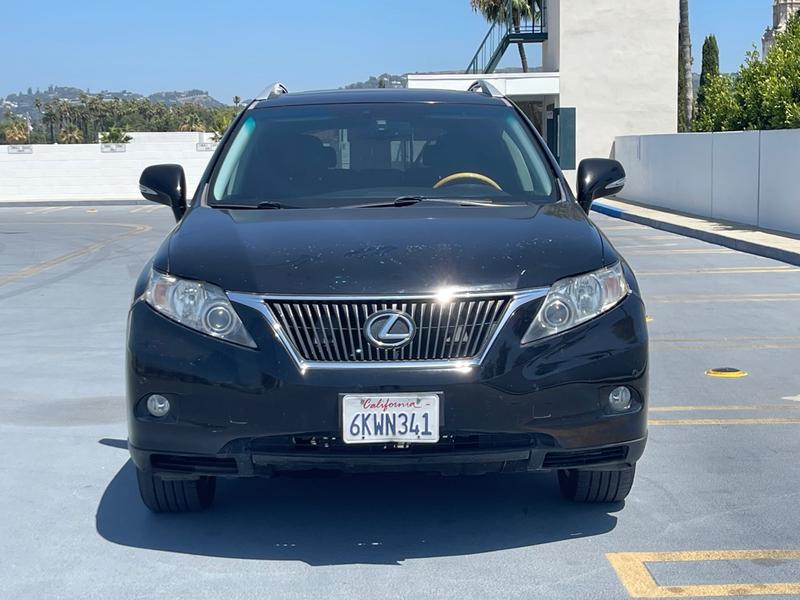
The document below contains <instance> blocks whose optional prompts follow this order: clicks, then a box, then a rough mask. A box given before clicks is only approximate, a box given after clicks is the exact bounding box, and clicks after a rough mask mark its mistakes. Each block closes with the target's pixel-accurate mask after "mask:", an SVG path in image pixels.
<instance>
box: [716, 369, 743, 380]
mask: <svg viewBox="0 0 800 600" xmlns="http://www.w3.org/2000/svg"><path fill="white" fill-rule="evenodd" d="M706 375H708V376H709V377H719V378H720V379H740V378H742V377H747V371H742V370H741V369H735V368H731V369H728V368H722V369H708V370H707V371H706Z"/></svg>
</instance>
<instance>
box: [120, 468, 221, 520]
mask: <svg viewBox="0 0 800 600" xmlns="http://www.w3.org/2000/svg"><path fill="white" fill-rule="evenodd" d="M136 479H137V481H138V482H139V494H140V495H141V496H142V502H144V504H145V506H147V508H149V509H150V510H152V511H153V512H173V513H175V512H192V511H198V510H203V509H206V508H208V507H209V506H211V503H212V502H213V501H214V493H215V491H216V487H217V485H216V484H217V478H216V477H200V478H199V479H189V480H181V479H178V480H169V479H167V480H164V479H161V478H160V477H158V476H155V475H152V474H151V473H147V472H145V471H142V470H141V469H136Z"/></svg>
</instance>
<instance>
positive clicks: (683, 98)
mask: <svg viewBox="0 0 800 600" xmlns="http://www.w3.org/2000/svg"><path fill="white" fill-rule="evenodd" d="M680 12H681V20H680V27H679V30H678V46H679V54H680V60H679V62H678V66H679V69H680V73H679V78H680V82H679V84H678V90H679V91H678V103H679V106H678V113H679V118H678V122H679V128H680V129H681V130H683V131H691V130H692V117H693V111H694V91H693V89H692V36H691V33H690V31H689V0H680Z"/></svg>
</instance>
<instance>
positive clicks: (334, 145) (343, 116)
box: [208, 103, 554, 207]
mask: <svg viewBox="0 0 800 600" xmlns="http://www.w3.org/2000/svg"><path fill="white" fill-rule="evenodd" d="M401 195H424V196H429V197H440V198H488V199H491V200H493V201H503V200H509V201H512V200H513V201H519V200H524V201H528V202H531V201H533V202H547V201H550V200H552V199H553V196H554V181H553V177H552V174H551V171H550V169H549V167H548V165H547V162H546V161H545V159H544V156H543V155H542V152H541V150H540V148H539V146H538V144H537V142H536V140H535V139H534V138H533V136H532V135H531V133H530V132H529V130H528V129H527V127H526V126H525V124H523V123H522V121H521V120H520V118H519V117H518V115H517V114H516V112H515V111H514V110H512V109H510V108H509V107H506V106H475V105H459V104H425V103H414V104H411V103H408V104H388V103H379V104H334V105H321V106H283V107H271V108H270V107H267V108H261V109H255V110H250V111H248V112H247V113H246V115H245V116H244V118H243V119H242V120H241V121H240V122H239V125H238V126H237V129H236V131H235V132H234V134H233V136H232V137H231V138H230V141H229V143H228V146H227V148H226V149H225V150H224V152H223V155H222V158H221V161H220V162H219V166H218V167H217V169H216V172H215V173H214V175H213V177H212V181H211V191H210V194H209V198H208V203H209V205H211V206H213V205H214V204H215V203H216V204H246V205H250V204H253V205H254V204H257V203H259V202H264V201H273V202H280V203H282V204H285V205H287V206H294V207H319V206H337V205H346V204H349V203H352V202H359V201H365V200H371V199H383V198H394V197H397V196H401Z"/></svg>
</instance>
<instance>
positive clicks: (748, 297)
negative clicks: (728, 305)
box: [645, 292, 800, 304]
mask: <svg viewBox="0 0 800 600" xmlns="http://www.w3.org/2000/svg"><path fill="white" fill-rule="evenodd" d="M797 300H800V293H793V292H788V293H774V294H724V295H723V294H715V295H702V296H701V295H698V296H675V297H672V296H647V297H646V298H645V301H646V302H647V304H700V303H709V302H792V301H797Z"/></svg>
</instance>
